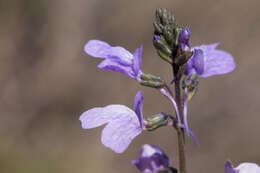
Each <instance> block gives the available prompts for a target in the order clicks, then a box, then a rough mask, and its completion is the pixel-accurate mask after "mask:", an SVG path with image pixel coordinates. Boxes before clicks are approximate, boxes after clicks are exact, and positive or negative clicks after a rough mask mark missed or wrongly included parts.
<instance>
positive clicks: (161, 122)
mask: <svg viewBox="0 0 260 173" xmlns="http://www.w3.org/2000/svg"><path fill="white" fill-rule="evenodd" d="M146 120H147V125H146V129H147V130H148V131H153V130H156V129H157V128H159V127H162V126H166V125H167V124H168V120H169V116H168V115H166V114H164V113H162V112H161V113H159V114H155V115H151V116H150V117H148V118H147V119H146Z"/></svg>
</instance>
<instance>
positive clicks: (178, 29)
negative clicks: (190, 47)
mask: <svg viewBox="0 0 260 173" xmlns="http://www.w3.org/2000/svg"><path fill="white" fill-rule="evenodd" d="M182 30H183V27H180V26H178V27H176V28H175V46H177V45H178V42H179V36H180V33H181V31H182Z"/></svg>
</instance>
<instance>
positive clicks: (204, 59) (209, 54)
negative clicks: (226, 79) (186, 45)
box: [184, 43, 236, 77]
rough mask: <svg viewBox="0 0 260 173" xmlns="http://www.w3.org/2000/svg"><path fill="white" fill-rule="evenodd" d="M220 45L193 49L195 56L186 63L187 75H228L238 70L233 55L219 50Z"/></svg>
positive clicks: (215, 44)
mask: <svg viewBox="0 0 260 173" xmlns="http://www.w3.org/2000/svg"><path fill="white" fill-rule="evenodd" d="M218 45H219V43H213V44H209V45H201V46H198V47H194V48H192V50H193V51H194V53H193V56H192V57H191V58H190V59H189V60H188V62H187V63H186V69H185V72H184V74H185V75H192V74H197V75H198V76H200V77H210V76H213V75H220V74H226V73H229V72H231V71H233V70H234V69H235V68H236V64H235V61H234V59H233V57H232V55H231V54H230V53H228V52H226V51H223V50H218V49H216V47H217V46H218Z"/></svg>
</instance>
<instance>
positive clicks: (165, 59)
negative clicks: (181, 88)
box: [157, 50, 173, 64]
mask: <svg viewBox="0 0 260 173" xmlns="http://www.w3.org/2000/svg"><path fill="white" fill-rule="evenodd" d="M157 53H158V55H159V56H160V57H161V58H162V59H163V60H164V61H166V62H168V63H170V64H172V62H173V61H172V59H171V57H170V56H168V55H166V54H165V53H163V52H162V51H160V50H157Z"/></svg>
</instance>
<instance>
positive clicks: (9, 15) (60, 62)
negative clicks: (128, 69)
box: [0, 0, 260, 173]
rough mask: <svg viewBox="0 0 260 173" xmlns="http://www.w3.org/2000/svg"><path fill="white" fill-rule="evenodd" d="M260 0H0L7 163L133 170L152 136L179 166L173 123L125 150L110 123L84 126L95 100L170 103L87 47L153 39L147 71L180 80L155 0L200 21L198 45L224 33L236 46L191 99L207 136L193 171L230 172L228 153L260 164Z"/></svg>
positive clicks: (64, 172)
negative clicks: (156, 24) (116, 144)
mask: <svg viewBox="0 0 260 173" xmlns="http://www.w3.org/2000/svg"><path fill="white" fill-rule="evenodd" d="M259 6H260V1H259V0H247V1H246V0H215V1H209V0H193V1H191V0H131V1H130V0H129V1H126V0H120V1H119V0H5V1H3V0H2V1H0V172H1V173H16V172H17V173H18V172H19V173H47V172H48V173H82V172H86V173H93V172H94V173H103V172H111V173H117V172H118V173H119V172H126V173H128V172H129V173H130V172H131V173H133V172H138V171H137V169H136V168H135V167H134V166H133V165H131V164H130V161H131V160H133V159H136V158H137V156H138V154H139V149H140V147H141V145H142V144H144V143H151V144H158V145H160V146H161V147H162V148H164V150H165V151H166V152H167V153H168V155H169V156H170V157H171V159H172V164H173V165H177V150H176V148H177V146H176V135H175V133H174V132H173V131H172V129H171V128H161V129H159V130H157V131H156V132H154V133H148V132H144V133H142V134H141V135H140V136H138V137H137V138H136V139H135V140H134V141H133V142H132V144H131V145H130V147H129V148H128V149H127V150H126V152H124V153H123V154H115V153H113V152H112V151H111V150H109V149H107V148H105V147H104V146H103V145H102V144H101V141H100V133H101V130H102V128H97V129H93V130H82V129H81V126H80V122H79V121H78V117H79V115H80V114H81V113H82V112H83V111H85V110H87V109H90V108H92V107H95V106H105V105H108V104H115V103H120V104H124V105H127V106H129V107H132V105H133V100H134V96H135V94H136V92H137V91H138V90H139V89H142V90H143V91H144V96H145V102H144V114H145V115H150V114H152V113H157V112H160V111H165V112H169V113H170V112H171V111H172V107H171V104H170V103H169V102H168V101H167V100H166V99H165V98H164V97H162V96H161V95H160V94H159V92H155V90H153V89H149V88H144V87H141V86H139V85H137V83H136V82H135V81H134V80H130V79H128V78H127V77H125V76H123V75H121V74H119V73H115V72H105V71H102V70H100V69H98V68H96V66H97V64H98V63H99V60H97V59H93V58H91V57H90V56H88V55H86V54H85V53H84V52H83V47H84V44H85V43H86V42H87V41H88V40H90V39H100V40H104V41H107V42H109V43H110V44H111V45H121V46H123V47H125V48H127V49H128V50H130V51H131V52H133V51H134V50H135V49H136V48H137V47H139V46H140V44H144V54H143V64H144V71H145V72H150V73H153V74H157V75H161V76H163V77H164V78H165V79H167V80H170V79H171V69H170V68H169V66H168V65H167V64H166V63H164V62H162V61H161V60H160V59H159V58H158V57H157V55H156V53H155V50H154V49H153V45H152V42H151V39H152V33H153V27H152V21H153V19H154V11H155V8H156V7H167V8H169V9H171V10H172V11H173V12H174V14H175V15H176V18H177V20H178V22H179V23H180V24H183V25H188V26H189V27H190V28H191V30H192V45H193V46H194V45H199V44H207V43H214V42H218V41H219V42H221V46H220V48H222V49H225V50H227V51H229V52H231V53H232V54H233V56H234V57H235V61H236V63H237V68H236V70H235V71H234V72H233V73H230V74H228V75H223V76H215V77H211V78H208V79H201V80H200V86H199V91H198V93H197V95H196V97H195V98H194V99H193V101H192V102H191V103H190V104H189V110H188V111H189V121H190V122H191V123H190V125H191V127H192V129H193V130H194V132H195V133H196V134H197V137H198V139H199V142H200V147H199V148H198V147H197V146H196V145H195V144H194V142H193V141H192V140H191V138H189V139H188V142H187V162H188V172H189V173H192V172H194V173H196V172H197V173H199V172H201V173H203V172H205V173H206V172H211V173H223V172H224V162H225V160H227V159H231V160H232V161H233V162H234V164H235V165H237V164H238V163H240V162H244V161H250V162H257V163H260V151H259V146H260V138H259V131H260V130H259V129H260V127H259V123H260V117H259V111H260V103H259V100H260V92H259V88H260V76H259V74H260V73H259V65H260V58H259V52H260V49H259V42H260V33H259V26H260V12H259Z"/></svg>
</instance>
